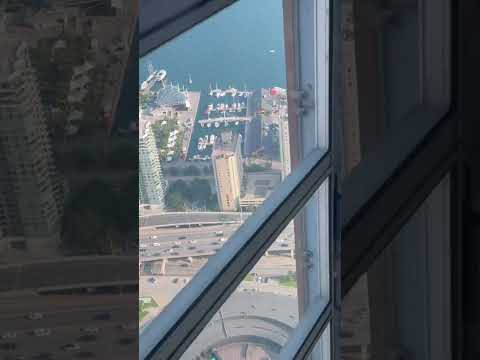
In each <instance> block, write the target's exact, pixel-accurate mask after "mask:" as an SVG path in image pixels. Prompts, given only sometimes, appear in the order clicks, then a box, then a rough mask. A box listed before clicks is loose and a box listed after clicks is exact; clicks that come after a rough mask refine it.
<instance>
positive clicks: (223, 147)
mask: <svg viewBox="0 0 480 360" xmlns="http://www.w3.org/2000/svg"><path fill="white" fill-rule="evenodd" d="M241 145H242V136H241V135H239V134H233V133H232V132H224V133H222V134H221V136H219V137H218V138H217V141H216V142H215V145H214V148H213V152H212V163H213V173H214V175H215V185H216V187H217V197H218V205H219V207H220V210H221V211H237V210H238V208H239V206H240V191H241V186H242V179H243V164H242V152H241Z"/></svg>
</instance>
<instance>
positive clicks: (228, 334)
mask: <svg viewBox="0 0 480 360" xmlns="http://www.w3.org/2000/svg"><path fill="white" fill-rule="evenodd" d="M324 185H325V184H324ZM326 189H328V187H327V186H322V187H321V188H320V189H319V190H317V193H316V194H315V195H314V196H313V197H312V198H311V199H310V201H309V203H307V204H306V206H305V207H304V209H303V210H302V211H301V212H300V213H299V214H298V215H297V216H296V218H295V219H294V220H293V221H292V222H291V223H290V224H289V225H288V226H287V227H286V228H285V229H284V231H283V232H282V233H281V234H280V235H279V236H278V238H277V239H276V240H275V242H274V243H273V244H272V245H271V246H270V248H269V249H268V250H267V251H266V253H265V254H264V255H263V256H262V257H261V258H260V260H259V261H258V263H257V264H256V265H255V266H254V267H253V269H252V270H251V271H250V273H249V274H248V275H247V276H246V277H245V279H244V280H243V281H242V282H241V284H240V285H239V286H238V287H237V289H236V290H235V291H234V292H233V294H232V295H231V296H230V297H229V298H228V300H227V301H226V302H225V303H224V304H223V305H222V306H221V308H220V310H219V311H218V312H217V313H216V314H215V315H214V317H213V318H212V319H211V320H210V322H209V324H208V325H207V326H206V327H205V328H204V329H203V330H202V332H201V333H200V335H199V336H198V337H197V338H196V339H195V341H194V342H193V344H192V345H191V346H190V347H189V349H188V350H187V351H186V352H185V353H184V354H183V356H182V360H197V359H218V360H220V359H245V360H260V359H262V360H270V359H275V358H276V357H277V356H278V354H279V353H280V351H281V350H282V347H283V346H284V345H285V344H286V342H287V341H288V339H289V337H290V336H291V334H292V332H293V331H294V330H295V328H296V327H297V326H298V325H299V323H300V322H301V319H302V315H303V313H305V312H306V311H308V310H309V308H308V306H309V305H307V306H306V308H305V306H301V304H300V303H301V302H302V298H303V296H305V294H306V292H307V288H308V286H306V282H305V280H306V278H307V276H308V272H316V271H318V266H317V265H318V263H319V260H318V258H312V259H310V260H307V258H306V257H305V256H303V252H301V251H300V250H299V247H304V245H303V244H302V243H303V239H302V238H301V237H300V236H296V234H295V228H296V226H294V224H295V223H301V220H300V219H301V218H302V217H303V216H304V215H305V210H306V209H307V208H309V206H310V205H311V204H312V203H314V202H318V199H319V197H318V194H319V193H325V192H326V191H325V190H326ZM327 205H328V200H327V201H325V202H324V203H323V204H322V206H323V207H324V208H325V209H327V207H328V206H327ZM325 233H328V229H326V228H324V227H322V228H321V229H319V233H318V236H319V237H322V236H323V235H324V234H325ZM304 248H305V247H304ZM306 252H307V251H305V253H306ZM327 252H328V249H327ZM321 255H322V254H320V256H321Z"/></svg>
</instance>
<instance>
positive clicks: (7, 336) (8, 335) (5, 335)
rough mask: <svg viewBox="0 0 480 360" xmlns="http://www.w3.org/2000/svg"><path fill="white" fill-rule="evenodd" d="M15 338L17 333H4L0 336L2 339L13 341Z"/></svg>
mask: <svg viewBox="0 0 480 360" xmlns="http://www.w3.org/2000/svg"><path fill="white" fill-rule="evenodd" d="M16 337H17V333H16V332H15V331H7V332H6V333H3V334H2V339H4V340H6V339H15V338H16Z"/></svg>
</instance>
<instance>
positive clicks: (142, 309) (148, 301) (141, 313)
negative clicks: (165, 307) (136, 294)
mask: <svg viewBox="0 0 480 360" xmlns="http://www.w3.org/2000/svg"><path fill="white" fill-rule="evenodd" d="M157 306H158V305H157V303H156V302H155V300H153V298H151V297H144V298H140V300H139V304H138V319H139V321H142V320H143V318H144V317H145V316H147V314H148V312H149V311H150V309H153V308H156V307H157Z"/></svg>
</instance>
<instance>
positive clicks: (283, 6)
mask: <svg viewBox="0 0 480 360" xmlns="http://www.w3.org/2000/svg"><path fill="white" fill-rule="evenodd" d="M208 7H209V5H205V6H204V7H203V10H202V6H199V7H198V8H197V7H194V8H191V9H190V10H191V11H190V14H198V13H197V11H199V13H201V12H202V11H204V16H203V18H206V17H207V16H205V13H210V10H209V8H208ZM143 10H145V9H143ZM143 10H142V11H143ZM152 12H153V10H152ZM192 16H193V15H192ZM179 18H182V16H180V17H179ZM329 18H330V6H329V2H328V1H313V0H308V1H302V2H296V1H281V0H267V1H262V2H261V3H259V2H257V1H254V0H241V1H238V2H235V3H234V4H233V5H230V6H228V7H227V8H225V9H224V10H222V11H220V12H218V13H217V14H215V15H213V16H211V17H209V18H207V19H206V20H205V21H203V22H200V23H199V24H197V25H196V26H195V27H193V28H191V29H189V30H188V31H186V32H184V33H182V34H180V35H178V36H177V37H175V38H173V37H172V39H171V40H170V41H169V42H167V43H165V44H163V45H162V46H160V47H158V48H155V49H154V47H152V46H151V44H152V42H151V41H152V40H151V39H153V38H157V39H158V37H157V36H162V35H155V28H154V27H153V26H151V23H150V22H149V21H151V20H152V18H151V17H150V19H149V21H146V22H145V23H144V25H142V24H141V25H140V33H141V34H142V26H145V29H143V34H144V35H143V39H144V40H143V45H142V40H141V43H140V48H141V51H142V48H143V52H144V56H143V57H142V58H141V61H140V78H141V86H140V95H139V96H140V105H141V115H140V124H139V128H140V141H141V142H142V141H144V142H146V141H147V139H146V138H145V137H143V136H144V135H145V134H144V133H142V126H143V124H145V123H146V122H148V123H150V124H154V125H153V127H154V128H155V129H156V130H155V131H157V137H156V144H155V145H156V146H154V147H153V148H152V151H153V152H155V153H156V158H157V159H158V160H159V162H160V166H159V168H160V169H161V171H160V172H157V173H156V174H153V177H154V178H155V177H160V176H161V177H163V178H165V180H166V183H168V187H165V188H164V189H163V190H164V191H163V193H162V194H158V197H157V198H155V197H151V198H148V199H140V202H141V204H148V205H150V210H146V209H145V208H144V207H142V210H141V213H142V216H141V221H140V223H141V224H142V226H141V229H140V237H141V240H140V241H141V244H140V247H142V246H144V247H145V248H146V249H147V251H142V254H141V255H140V259H141V263H142V264H141V280H140V292H141V302H140V304H141V305H140V317H141V318H142V317H143V319H142V322H141V328H142V330H141V335H140V338H141V343H140V356H141V358H170V357H172V358H180V357H181V356H183V357H182V358H185V359H189V358H192V359H194V358H196V357H198V356H215V351H223V352H225V351H226V352H227V353H228V351H233V352H235V351H240V348H241V349H243V350H241V351H246V350H245V348H244V347H242V346H243V345H245V343H248V344H249V345H248V348H250V350H251V351H253V352H254V353H255V354H257V355H259V356H260V355H262V356H268V358H272V357H273V356H280V358H285V359H291V358H294V357H295V356H304V355H306V354H308V353H311V352H312V350H313V349H314V348H315V349H319V348H323V350H322V351H320V350H315V351H314V353H312V354H314V356H315V359H328V358H330V341H329V339H330V335H328V334H329V330H325V329H329V325H328V324H329V323H330V322H331V321H333V320H334V317H335V313H334V311H333V304H334V302H335V299H336V294H337V286H336V285H335V284H336V278H334V277H333V275H332V274H333V268H335V267H338V262H336V256H337V255H338V252H337V251H336V246H334V245H335V242H334V239H335V236H336V237H337V238H336V239H335V241H338V231H334V228H333V227H332V221H333V219H334V216H333V215H334V210H335V209H336V199H337V198H338V197H336V196H334V195H333V194H334V192H335V191H336V190H335V189H336V186H337V184H336V176H335V174H336V172H337V169H336V163H335V161H334V159H335V154H336V145H335V140H334V139H331V138H330V88H331V82H330V76H329V74H330V64H331V63H332V61H333V60H332V51H331V47H330V40H329V39H330V22H329ZM195 22H197V21H193V23H195ZM167 23H168V21H167ZM164 24H166V23H164ZM165 26H167V25H165ZM140 37H141V38H142V35H141V36H140ZM148 44H150V45H148ZM147 50H152V51H151V52H150V53H148V54H145V52H146V51H147ZM160 107H175V108H176V109H178V111H177V116H176V117H175V118H172V119H166V118H165V116H163V115H162V116H161V117H160V116H158V119H157V117H156V115H155V114H156V111H157V109H158V108H160ZM163 112H164V110H162V112H161V113H162V114H163ZM182 117H183V118H184V119H182ZM190 119H194V121H190ZM277 129H278V131H277ZM145 136H146V135H145ZM217 154H218V155H221V156H216V155H217ZM141 164H142V162H141ZM209 166H211V167H212V168H213V169H215V171H214V173H211V172H210V171H209V168H208V167H209ZM205 167H207V170H205ZM141 171H143V169H141ZM202 172H203V173H205V174H208V175H202ZM202 176H204V177H205V178H206V179H207V184H205V182H199V181H198V179H200V180H201V178H202ZM240 176H241V177H242V179H239V178H238V177H240ZM179 178H180V180H182V182H178V181H179ZM182 178H183V179H182ZM187 178H189V179H187ZM187 180H188V181H187ZM192 184H194V185H195V186H192ZM212 187H213V188H214V189H215V192H216V193H217V196H216V197H217V199H216V201H215V199H213V201H212V198H214V193H213V192H212V191H211V189H212ZM209 190H210V191H209ZM250 190H252V191H251V193H249V191H250ZM140 193H148V191H140ZM223 193H225V194H223ZM205 196H207V197H209V198H205ZM222 199H225V203H223V200H222ZM232 199H233V200H234V201H232ZM202 202H203V204H202ZM215 203H216V204H215ZM242 204H244V206H242ZM251 204H255V206H251ZM215 205H216V206H215ZM210 206H211V207H210ZM159 226H160V229H159V228H158V227H159ZM142 242H143V244H142ZM292 255H293V258H292ZM266 269H267V270H266ZM264 281H266V282H264ZM252 283H253V284H255V285H254V287H253V289H261V290H262V291H259V292H258V294H257V293H255V294H254V295H251V294H249V292H248V290H247V291H244V289H245V288H247V289H248V287H252V285H251V284H252ZM294 284H299V285H298V286H297V287H296V288H295V287H294V286H293V285H294ZM300 285H301V286H300ZM257 286H258V288H257ZM264 289H269V291H264ZM282 291H284V292H286V293H287V296H284V297H282V296H281V295H278V294H277V296H279V297H280V298H281V300H279V302H278V305H276V304H275V302H276V300H275V301H270V302H271V303H272V304H271V305H272V306H270V307H269V308H268V309H263V310H262V309H260V308H259V309H257V308H256V306H257V304H255V303H256V300H255V296H257V295H258V296H264V295H265V294H267V295H265V296H273V295H275V294H272V292H280V293H281V292H282ZM156 293H161V294H162V295H161V296H156V295H155V294H156ZM167 294H168V295H167ZM288 294H290V295H291V296H290V297H289V296H288ZM242 296H243V297H245V296H247V299H248V300H249V301H250V303H248V300H246V301H241V302H242V305H245V306H247V305H248V306H247V308H246V309H245V310H240V309H238V307H237V306H236V305H235V302H236V301H237V302H238V298H239V297H242ZM248 296H250V297H248ZM284 298H285V299H284ZM142 299H143V300H142ZM147 299H148V300H147ZM157 299H158V300H157ZM152 300H153V302H152ZM282 301H287V302H291V303H292V304H293V306H288V307H289V311H291V312H292V313H291V314H290V316H292V317H293V318H289V317H288V316H287V318H288V319H287V320H286V322H287V323H286V324H279V326H280V328H279V329H280V330H278V329H276V328H274V327H272V329H271V331H267V332H269V337H270V338H271V337H280V338H281V340H279V339H277V340H276V341H275V344H276V345H272V349H274V350H271V349H270V348H269V349H270V350H266V349H265V347H262V346H259V344H258V343H256V342H255V341H253V340H252V338H251V335H252V334H253V335H255V332H256V329H255V326H254V325H252V324H250V325H249V324H248V321H252V320H251V319H250V318H251V316H250V315H251V314H250V313H249V312H253V314H254V313H255V312H258V313H259V315H258V316H260V317H262V318H270V319H271V318H272V317H274V315H273V314H272V313H271V312H272V311H273V312H276V311H285V309H286V308H285V305H282ZM247 303H248V304H247ZM252 306H253V307H252ZM277 307H278V309H277ZM272 309H274V310H272ZM281 309H283V310H281ZM257 310H258V311H257ZM236 312H238V314H236ZM242 312H244V313H245V314H242ZM223 313H226V314H230V316H229V321H233V324H231V325H228V326H227V325H225V323H224V321H225V319H222V317H223V316H224V315H223ZM245 316H247V318H248V317H249V316H250V318H248V319H247V320H246V321H247V323H246V324H244V325H242V326H243V330H240V329H238V327H237V330H238V331H237V332H238V336H237V337H236V340H235V341H236V342H235V344H236V345H238V346H237V348H236V349H232V346H233V345H232V346H231V344H220V345H219V344H216V343H215V344H210V345H211V346H210V345H209V346H206V343H205V341H204V340H202V339H205V338H210V337H211V336H212V335H211V334H212V333H216V331H229V330H228V329H226V330H225V328H228V327H229V326H230V327H231V328H230V330H232V327H233V328H235V322H236V321H238V322H239V323H242V321H243V320H242V319H243V317H245ZM252 316H253V317H254V318H255V316H257V315H255V314H254V315H252ZM236 317H240V318H239V319H235V318H236ZM231 318H233V320H232V319H231ZM262 321H263V320H262ZM265 321H267V322H266V324H270V325H269V326H272V325H271V323H272V321H271V320H270V321H268V320H265ZM222 323H223V324H224V326H225V328H224V329H223V330H222ZM209 324H212V325H209ZM286 325H288V326H286ZM209 326H210V327H209ZM218 326H220V327H219V328H218ZM285 328H288V329H289V330H288V331H287V332H286V333H284V334H283V335H282V334H281V332H282V331H284V330H285ZM219 329H220V330H219ZM281 329H283V330H282V331H281ZM232 331H234V332H235V331H236V330H232ZM242 331H243V333H242ZM327 333H328V334H327ZM209 334H210V335H209ZM322 334H323V335H322ZM263 335H265V334H263ZM263 335H262V336H263ZM262 336H260V337H262ZM245 337H248V339H247V340H248V341H247V340H245ZM325 339H327V340H325ZM207 342H208V341H207ZM316 343H318V344H320V345H315V344H316ZM239 344H240V345H242V344H243V345H242V346H240V345H239ZM322 344H323V345H322ZM239 346H240V347H239ZM233 347H235V346H233ZM267 348H268V347H267ZM327 348H328V351H327ZM269 351H272V352H269ZM300 354H302V355H300ZM252 356H254V355H252ZM255 356H256V355H255Z"/></svg>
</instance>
